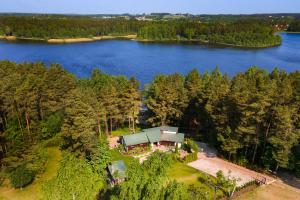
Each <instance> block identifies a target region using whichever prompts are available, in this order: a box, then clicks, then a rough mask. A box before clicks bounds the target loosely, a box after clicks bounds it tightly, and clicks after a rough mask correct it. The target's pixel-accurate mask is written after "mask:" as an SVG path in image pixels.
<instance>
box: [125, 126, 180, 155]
mask: <svg viewBox="0 0 300 200" xmlns="http://www.w3.org/2000/svg"><path fill="white" fill-rule="evenodd" d="M183 142H184V134H183V133H178V127H171V126H161V127H155V128H148V129H144V130H142V132H140V133H136V134H132V135H124V136H122V144H123V145H124V146H125V148H126V150H127V151H128V150H132V149H134V148H136V147H145V148H146V147H147V146H149V145H150V146H151V147H153V146H154V145H156V146H161V145H163V146H174V147H175V146H176V145H178V147H179V148H180V147H181V145H182V143H183Z"/></svg>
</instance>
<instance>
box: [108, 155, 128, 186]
mask: <svg viewBox="0 0 300 200" xmlns="http://www.w3.org/2000/svg"><path fill="white" fill-rule="evenodd" d="M107 168H108V172H109V175H110V176H109V177H110V182H111V183H112V184H113V185H114V184H117V183H120V182H122V181H123V180H124V179H125V177H126V175H125V171H126V166H125V163H124V161H123V160H118V161H114V162H112V163H111V164H110V165H108V167H107Z"/></svg>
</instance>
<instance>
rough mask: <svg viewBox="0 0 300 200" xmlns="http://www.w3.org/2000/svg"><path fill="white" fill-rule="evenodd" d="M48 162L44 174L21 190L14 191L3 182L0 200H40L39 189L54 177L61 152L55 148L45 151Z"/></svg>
mask: <svg viewBox="0 0 300 200" xmlns="http://www.w3.org/2000/svg"><path fill="white" fill-rule="evenodd" d="M47 151H48V153H49V160H48V162H47V164H46V168H45V172H44V173H43V174H41V175H39V176H37V177H36V178H35V180H34V181H33V183H32V184H30V185H28V186H27V187H25V188H23V189H14V188H12V187H11V186H10V184H9V181H8V180H7V181H5V183H4V185H3V186H1V187H0V200H2V199H3V200H39V199H42V191H41V187H42V184H43V183H44V182H45V181H48V180H50V179H51V178H52V177H54V176H55V175H56V172H57V169H58V166H59V160H60V158H61V152H60V150H59V149H58V148H57V147H52V148H48V149H47Z"/></svg>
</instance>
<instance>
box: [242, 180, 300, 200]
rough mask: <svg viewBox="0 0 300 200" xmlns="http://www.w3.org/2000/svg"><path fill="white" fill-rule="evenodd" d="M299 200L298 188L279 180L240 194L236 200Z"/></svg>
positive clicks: (299, 192)
mask: <svg viewBox="0 0 300 200" xmlns="http://www.w3.org/2000/svg"><path fill="white" fill-rule="evenodd" d="M269 199H272V200H282V199H288V200H299V199H300V189H297V188H294V187H291V186H289V185H287V184H285V183H283V182H281V181H276V182H274V183H272V184H270V185H263V186H261V187H258V188H257V189H255V190H254V191H252V192H248V193H246V194H243V195H241V196H240V197H238V198H237V200H269Z"/></svg>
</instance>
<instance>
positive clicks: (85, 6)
mask: <svg viewBox="0 0 300 200" xmlns="http://www.w3.org/2000/svg"><path fill="white" fill-rule="evenodd" d="M0 12H38V13H77V14H100V13H104V14H107V13H116V14H117V13H118V14H119V13H132V14H136V13H151V12H171V13H178V12H181V13H193V14H220V13H224V14H228V13H231V14H239V13H278V12H289V13H291V12H293V13H299V12H300V0H0Z"/></svg>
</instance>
